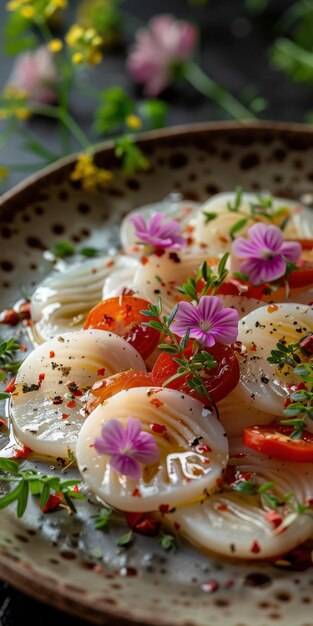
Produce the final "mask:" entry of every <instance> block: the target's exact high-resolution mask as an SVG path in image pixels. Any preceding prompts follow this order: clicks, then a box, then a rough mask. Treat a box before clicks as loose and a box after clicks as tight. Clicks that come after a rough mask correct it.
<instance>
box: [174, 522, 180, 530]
mask: <svg viewBox="0 0 313 626" xmlns="http://www.w3.org/2000/svg"><path fill="white" fill-rule="evenodd" d="M174 528H175V530H179V529H180V524H179V523H178V522H174Z"/></svg>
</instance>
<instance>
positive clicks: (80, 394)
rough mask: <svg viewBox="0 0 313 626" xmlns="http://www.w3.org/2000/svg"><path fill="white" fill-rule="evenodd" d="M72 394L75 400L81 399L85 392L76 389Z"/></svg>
mask: <svg viewBox="0 0 313 626" xmlns="http://www.w3.org/2000/svg"><path fill="white" fill-rule="evenodd" d="M72 394H73V396H75V398H80V397H81V396H82V395H83V392H82V391H81V390H80V389H75V391H72Z"/></svg>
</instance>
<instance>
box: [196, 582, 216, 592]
mask: <svg viewBox="0 0 313 626" xmlns="http://www.w3.org/2000/svg"><path fill="white" fill-rule="evenodd" d="M219 587H220V585H219V583H218V582H217V580H208V581H207V582H206V583H203V584H202V585H201V589H202V591H205V592H206V593H214V592H215V591H217V590H218V589H219Z"/></svg>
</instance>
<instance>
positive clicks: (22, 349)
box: [18, 345, 28, 352]
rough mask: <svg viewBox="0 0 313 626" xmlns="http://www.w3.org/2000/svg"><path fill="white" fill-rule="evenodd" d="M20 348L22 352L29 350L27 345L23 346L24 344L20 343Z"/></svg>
mask: <svg viewBox="0 0 313 626" xmlns="http://www.w3.org/2000/svg"><path fill="white" fill-rule="evenodd" d="M18 349H19V351H20V352H27V350H28V348H27V346H22V345H20V346H19V348H18Z"/></svg>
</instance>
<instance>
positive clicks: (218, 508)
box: [214, 502, 228, 511]
mask: <svg viewBox="0 0 313 626" xmlns="http://www.w3.org/2000/svg"><path fill="white" fill-rule="evenodd" d="M214 508H215V510H216V511H228V506H227V504H223V502H221V504H217V505H216V506H215V507H214Z"/></svg>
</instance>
